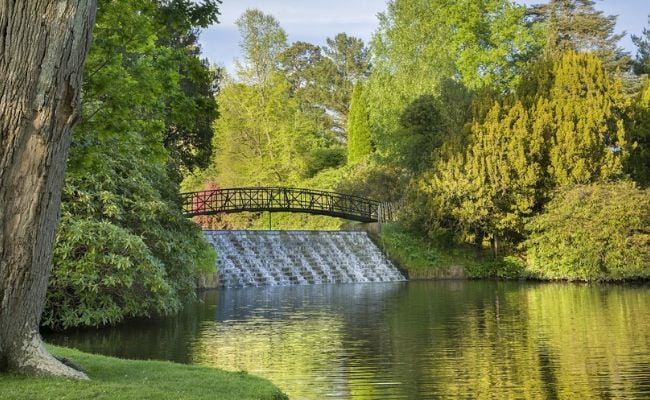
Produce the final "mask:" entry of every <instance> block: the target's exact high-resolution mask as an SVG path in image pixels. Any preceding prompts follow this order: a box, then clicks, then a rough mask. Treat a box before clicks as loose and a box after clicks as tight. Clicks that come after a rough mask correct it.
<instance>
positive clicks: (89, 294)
mask: <svg viewBox="0 0 650 400" xmlns="http://www.w3.org/2000/svg"><path fill="white" fill-rule="evenodd" d="M60 231H61V232H60V233H59V240H58V241H57V246H56V248H55V255H54V258H55V263H56V268H54V270H53V271H52V274H51V276H50V281H49V287H48V294H47V306H46V307H45V311H44V313H43V317H42V322H41V323H42V324H43V325H44V326H47V327H49V328H52V329H68V328H72V327H76V326H102V325H111V324H115V323H117V322H120V321H122V320H123V319H124V318H126V317H135V316H149V315H151V314H168V313H171V312H173V311H177V310H178V309H179V307H180V304H179V302H178V298H177V296H175V291H174V289H173V288H172V287H171V285H170V284H169V282H168V281H167V279H166V278H167V277H166V275H165V268H164V266H163V264H162V263H161V262H160V261H159V260H158V259H156V258H155V257H154V256H153V255H152V254H151V250H150V249H149V248H148V247H147V245H146V244H145V243H144V241H143V240H142V238H141V237H139V236H137V235H134V234H133V233H131V232H129V231H128V230H126V229H123V228H121V227H119V226H117V225H113V224H111V223H110V222H107V221H94V220H79V219H76V220H70V218H69V215H68V216H66V218H65V219H64V220H63V221H62V223H61V228H60Z"/></svg>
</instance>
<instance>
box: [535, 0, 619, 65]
mask: <svg viewBox="0 0 650 400" xmlns="http://www.w3.org/2000/svg"><path fill="white" fill-rule="evenodd" d="M594 4H595V2H594V1H593V0H551V1H549V2H548V3H544V4H537V5H533V6H532V7H530V8H529V9H528V15H529V17H530V18H531V19H532V20H533V21H534V22H539V23H542V24H544V25H545V28H546V52H547V54H549V55H551V56H552V57H553V58H555V59H557V58H560V57H562V55H563V54H564V53H565V52H567V51H570V50H573V51H577V52H583V51H585V52H594V53H596V54H597V55H598V56H599V57H600V58H601V59H602V60H604V61H605V64H606V66H607V68H608V70H609V71H610V72H614V71H615V70H616V68H619V67H623V66H625V65H626V64H627V63H629V61H630V59H629V57H628V56H627V55H626V54H625V53H624V52H623V50H622V49H621V48H620V47H619V46H618V44H617V43H618V41H619V40H620V39H621V38H622V37H623V36H625V33H620V34H614V28H615V26H616V16H613V15H609V16H605V15H604V14H603V12H602V11H597V10H596V9H595V8H594Z"/></svg>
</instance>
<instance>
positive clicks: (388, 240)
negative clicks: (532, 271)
mask: <svg viewBox="0 0 650 400" xmlns="http://www.w3.org/2000/svg"><path fill="white" fill-rule="evenodd" d="M379 244H380V245H381V246H382V247H383V250H384V252H385V253H386V255H388V257H389V258H390V259H391V260H393V261H394V262H396V263H397V264H398V265H399V266H400V268H402V269H403V270H405V271H406V272H407V274H408V276H409V279H411V280H418V279H452V278H458V279H462V278H488V277H495V276H499V275H500V273H499V271H498V269H499V268H500V263H495V262H494V261H493V260H492V259H491V257H490V256H489V255H486V254H484V253H483V252H482V251H478V250H477V249H476V248H474V247H471V246H468V245H459V244H457V245H439V244H436V243H435V242H434V241H432V240H430V239H428V238H425V237H423V236H420V235H418V234H416V233H413V232H410V231H408V230H406V229H404V228H403V227H401V226H400V225H398V224H386V225H382V227H381V234H380V239H379Z"/></svg>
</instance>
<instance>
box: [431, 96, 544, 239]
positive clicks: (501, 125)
mask: <svg viewBox="0 0 650 400" xmlns="http://www.w3.org/2000/svg"><path fill="white" fill-rule="evenodd" d="M530 128H531V121H530V117H529V113H528V112H527V110H526V109H525V108H524V106H523V105H522V103H520V102H515V103H514V104H513V105H511V106H507V105H505V106H504V105H501V104H499V103H497V104H495V105H494V106H493V107H492V109H491V110H490V111H489V112H488V114H487V116H486V118H485V120H484V121H483V122H482V123H474V125H473V126H472V144H471V145H470V147H469V148H468V149H467V151H466V153H465V154H464V155H462V154H461V155H455V156H452V157H450V158H449V159H448V160H447V161H446V162H443V163H442V165H441V166H440V168H439V169H438V171H437V172H436V173H435V174H434V175H433V176H432V178H431V180H430V183H429V185H426V186H425V187H426V189H428V190H429V192H430V194H431V195H432V196H435V197H436V198H437V201H438V204H439V207H441V208H442V209H444V210H447V211H448V212H449V213H450V214H451V217H452V218H454V219H456V220H458V221H459V222H460V223H461V224H462V225H463V226H464V227H465V230H467V231H481V232H486V233H491V234H500V235H502V234H504V233H506V232H509V231H510V232H512V231H515V232H517V231H520V230H521V228H522V218H523V217H525V216H528V215H530V214H531V213H532V212H533V209H534V206H535V204H536V202H537V198H538V196H539V194H538V187H539V183H540V180H541V179H542V164H541V163H542V157H543V153H542V151H543V138H542V137H541V136H540V134H539V132H538V131H536V130H532V129H530Z"/></svg>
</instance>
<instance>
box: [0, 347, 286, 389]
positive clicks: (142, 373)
mask: <svg viewBox="0 0 650 400" xmlns="http://www.w3.org/2000/svg"><path fill="white" fill-rule="evenodd" d="M48 349H49V350H50V351H51V352H52V354H54V355H56V356H59V357H65V358H68V359H70V360H72V361H73V362H74V363H75V364H76V365H79V366H80V367H82V368H83V369H84V370H85V371H86V373H87V374H88V376H89V377H90V380H89V381H77V380H71V379H60V378H31V377H25V376H18V375H13V374H0V399H3V400H4V399H7V400H9V399H12V400H13V399H16V400H20V399H29V400H40V399H53V400H54V399H56V400H59V399H61V400H64V399H116V400H120V399H124V400H127V399H128V400H133V399H152V400H154V399H155V400H164V399H170V400H172V399H173V400H180V399H213V400H214V399H228V400H230V399H287V397H286V395H284V394H283V393H282V392H281V391H280V390H279V389H278V388H277V387H275V386H273V384H272V383H270V382H269V381H267V380H265V379H262V378H259V377H256V376H252V375H248V374H247V373H245V372H226V371H222V370H218V369H213V368H207V367H200V366H194V365H184V364H175V363H171V362H166V361H134V360H122V359H118V358H112V357H105V356H99V355H94V354H87V353H83V352H80V351H77V350H73V349H68V348H62V347H55V346H48Z"/></svg>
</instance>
